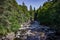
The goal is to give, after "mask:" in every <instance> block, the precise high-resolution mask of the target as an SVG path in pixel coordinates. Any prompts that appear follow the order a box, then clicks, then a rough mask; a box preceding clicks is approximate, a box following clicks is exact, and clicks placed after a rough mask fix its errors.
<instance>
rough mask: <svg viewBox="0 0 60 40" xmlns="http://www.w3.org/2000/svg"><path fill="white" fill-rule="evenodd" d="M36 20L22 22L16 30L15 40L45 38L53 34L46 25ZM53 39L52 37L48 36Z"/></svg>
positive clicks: (42, 39) (43, 39)
mask: <svg viewBox="0 0 60 40" xmlns="http://www.w3.org/2000/svg"><path fill="white" fill-rule="evenodd" d="M39 24H40V23H39V22H37V21H34V22H32V23H31V24H28V23H27V24H23V25H21V28H19V30H18V31H17V32H16V35H15V36H16V39H15V40H47V39H48V38H50V36H51V37H53V36H54V35H55V31H54V30H52V29H50V28H49V27H47V26H42V25H39ZM50 39H51V40H53V38H50Z"/></svg>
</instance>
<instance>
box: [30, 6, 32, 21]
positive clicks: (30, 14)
mask: <svg viewBox="0 0 60 40" xmlns="http://www.w3.org/2000/svg"><path fill="white" fill-rule="evenodd" d="M30 20H31V21H32V6H31V5H30Z"/></svg>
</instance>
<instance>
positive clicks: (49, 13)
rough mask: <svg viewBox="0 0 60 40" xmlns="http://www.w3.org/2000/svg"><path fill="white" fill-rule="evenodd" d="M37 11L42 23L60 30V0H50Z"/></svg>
mask: <svg viewBox="0 0 60 40" xmlns="http://www.w3.org/2000/svg"><path fill="white" fill-rule="evenodd" d="M37 11H38V15H37V17H38V20H39V21H40V23H41V24H42V25H46V26H49V27H51V28H54V29H56V30H58V29H59V31H60V0H52V1H51V0H48V1H47V2H45V3H44V4H43V6H40V7H39V9H38V10H37Z"/></svg>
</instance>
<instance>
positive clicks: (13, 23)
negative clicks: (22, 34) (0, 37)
mask: <svg viewBox="0 0 60 40" xmlns="http://www.w3.org/2000/svg"><path fill="white" fill-rule="evenodd" d="M29 20H38V21H39V22H40V23H41V25H46V26H49V27H51V28H54V29H56V30H58V31H60V0H52V1H51V0H48V1H47V2H45V3H44V4H43V6H40V7H39V8H38V9H37V10H35V8H34V10H33V9H32V6H31V5H30V10H28V9H27V6H26V5H25V3H24V2H23V3H22V5H18V4H17V2H16V0H0V34H7V33H8V32H15V31H17V30H18V28H20V26H21V24H22V23H24V22H28V21H29Z"/></svg>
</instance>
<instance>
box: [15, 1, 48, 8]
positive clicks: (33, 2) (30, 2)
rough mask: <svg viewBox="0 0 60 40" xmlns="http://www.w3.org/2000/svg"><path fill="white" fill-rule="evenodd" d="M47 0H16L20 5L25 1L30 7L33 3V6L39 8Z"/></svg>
mask: <svg viewBox="0 0 60 40" xmlns="http://www.w3.org/2000/svg"><path fill="white" fill-rule="evenodd" d="M46 1H47V0H16V2H17V3H18V4H19V5H22V3H23V2H24V3H25V5H26V6H27V7H28V9H29V7H30V5H32V8H34V7H35V8H36V9H38V8H39V7H40V5H41V6H42V5H43V3H44V2H46Z"/></svg>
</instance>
